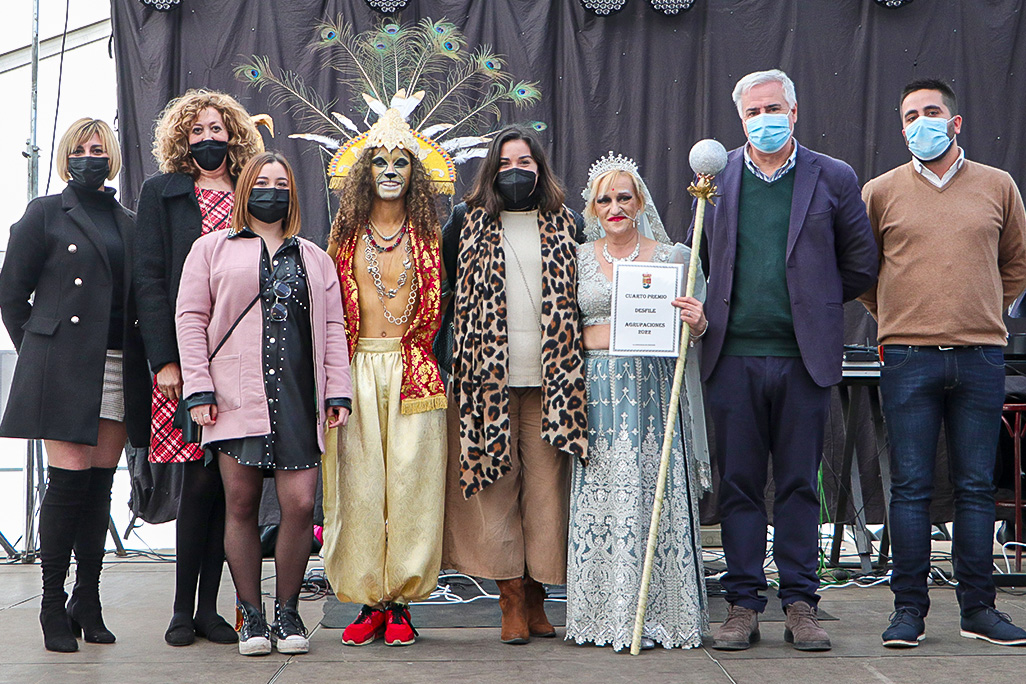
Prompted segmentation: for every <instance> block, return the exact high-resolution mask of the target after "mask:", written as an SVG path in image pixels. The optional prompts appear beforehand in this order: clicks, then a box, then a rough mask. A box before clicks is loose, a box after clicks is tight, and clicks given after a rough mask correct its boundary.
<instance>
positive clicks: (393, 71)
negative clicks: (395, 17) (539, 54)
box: [235, 16, 546, 194]
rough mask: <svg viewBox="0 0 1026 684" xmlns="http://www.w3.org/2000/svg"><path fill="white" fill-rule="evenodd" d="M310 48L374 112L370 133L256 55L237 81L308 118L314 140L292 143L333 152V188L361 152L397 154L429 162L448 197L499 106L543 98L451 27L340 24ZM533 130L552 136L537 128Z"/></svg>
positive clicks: (327, 26) (479, 152) (329, 25)
mask: <svg viewBox="0 0 1026 684" xmlns="http://www.w3.org/2000/svg"><path fill="white" fill-rule="evenodd" d="M311 47H312V48H313V49H314V50H315V51H317V52H320V53H323V57H324V63H325V64H326V65H327V66H329V67H331V68H332V69H335V70H336V71H337V72H338V73H339V74H341V82H342V85H343V88H344V89H345V90H348V92H350V93H352V94H353V95H354V97H353V100H352V101H353V104H354V105H355V106H354V109H362V108H363V105H364V104H366V106H367V107H368V108H369V109H370V112H368V114H367V116H366V117H364V121H365V122H366V121H367V120H368V118H369V117H370V115H371V113H373V114H376V115H377V117H378V118H377V121H375V122H374V124H373V125H372V126H371V127H370V130H367V131H364V132H361V131H360V129H359V128H358V127H357V125H356V124H355V123H353V121H352V120H351V119H350V118H349V117H347V116H345V115H343V114H340V113H338V112H336V111H332V109H333V107H334V106H335V103H334V102H328V101H326V100H324V99H323V98H321V97H320V96H318V95H317V93H316V92H314V91H312V90H310V89H309V88H307V87H306V84H305V83H304V82H303V80H302V78H300V77H299V76H298V75H297V74H295V73H293V72H291V71H286V70H283V69H278V70H272V69H271V66H270V62H269V60H268V59H267V58H266V57H257V56H254V57H253V59H252V61H251V62H250V63H248V64H242V65H239V66H238V67H236V69H235V75H236V77H237V78H239V79H240V80H242V81H246V82H248V83H250V84H251V85H254V86H256V87H257V88H259V89H261V90H262V89H263V88H264V87H266V86H270V88H271V103H272V104H275V105H284V106H286V107H287V108H288V109H289V110H290V111H291V112H293V113H295V114H297V115H300V116H301V117H302V118H303V120H304V121H305V122H306V123H307V124H308V125H309V128H308V130H309V131H310V132H308V133H295V134H292V135H290V136H289V137H290V138H302V139H304V140H312V141H314V142H317V143H318V144H320V145H321V147H322V148H324V149H326V150H327V151H329V152H330V153H332V155H333V156H332V159H331V162H330V163H329V165H328V176H329V183H330V185H331V187H332V188H338V187H340V186H341V184H342V179H343V178H344V177H345V175H346V174H347V173H348V172H349V169H350V168H352V166H353V164H355V163H356V160H357V159H359V157H360V155H361V154H362V153H363V152H364V151H365V150H368V149H375V148H377V147H387V148H388V149H395V148H396V147H401V148H402V149H404V150H408V151H409V152H410V153H412V154H416V155H417V157H418V158H419V159H420V161H421V162H423V164H424V165H425V167H426V168H427V171H428V174H429V176H430V178H431V180H432V182H433V185H434V186H435V187H436V188H437V189H438V190H439V192H442V193H446V194H451V193H453V192H455V180H456V165H457V164H460V163H461V162H464V161H466V160H468V159H473V158H475V157H484V156H485V154H487V144H488V142H489V141H490V131H492V130H494V129H495V127H496V124H497V123H498V120H499V105H500V104H503V103H511V104H513V105H514V106H516V107H523V106H526V105H529V104H533V103H535V102H537V101H538V100H540V99H541V93H540V92H539V91H538V88H537V85H536V84H535V83H528V82H526V81H514V80H513V77H512V76H511V75H510V74H508V73H507V72H505V71H504V70H503V69H504V66H505V65H504V63H503V60H502V58H501V57H499V56H498V55H496V54H494V53H493V52H492V51H491V49H490V48H488V47H487V46H481V47H479V48H478V49H477V50H475V51H473V52H472V53H468V52H467V50H466V47H467V41H466V39H465V38H464V37H463V34H462V33H461V32H460V30H459V29H458V28H457V27H456V25H455V24H453V23H451V22H448V21H445V20H442V21H432V20H431V19H422V20H421V21H420V22H418V23H417V24H413V25H410V24H407V25H401V24H396V23H392V22H385V23H382V24H380V25H379V26H377V27H376V28H373V29H369V30H367V31H363V32H362V33H354V32H353V28H352V26H351V25H349V24H347V23H346V22H345V21H344V20H343V19H342V17H341V16H340V17H338V19H337V20H336V21H334V22H325V23H323V24H321V25H320V26H318V27H317V29H316V38H315V40H314V41H313V43H312V46H311ZM407 93H413V95H412V96H407ZM358 94H359V96H357V95H358ZM361 96H362V102H361V101H360V100H361ZM421 101H423V106H422V107H420V108H419V109H417V107H418V105H420V104H421ZM386 102H387V103H388V105H387V106H386V105H385V103H386ZM414 110H417V111H416V112H414ZM528 125H530V126H531V127H533V128H534V129H535V130H537V131H543V130H545V128H546V125H545V123H544V122H541V121H534V122H531V123H530V124H528ZM482 131H483V132H482Z"/></svg>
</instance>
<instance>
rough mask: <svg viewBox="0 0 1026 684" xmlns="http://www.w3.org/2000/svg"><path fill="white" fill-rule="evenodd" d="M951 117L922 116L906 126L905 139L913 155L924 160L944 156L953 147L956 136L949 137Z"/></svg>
mask: <svg viewBox="0 0 1026 684" xmlns="http://www.w3.org/2000/svg"><path fill="white" fill-rule="evenodd" d="M952 119H954V117H952V118H951V119H941V118H940V117H936V116H921V117H919V118H918V119H916V120H915V121H913V122H912V123H910V124H909V125H908V126H905V141H906V142H907V143H908V150H909V152H911V153H912V155H913V156H914V157H915V158H916V159H918V160H920V161H924V162H928V161H933V160H934V159H939V158H940V157H942V156H944V153H945V152H947V151H948V148H949V147H951V143H952V142H953V141H954V138H949V137H948V124H949V123H951V121H952Z"/></svg>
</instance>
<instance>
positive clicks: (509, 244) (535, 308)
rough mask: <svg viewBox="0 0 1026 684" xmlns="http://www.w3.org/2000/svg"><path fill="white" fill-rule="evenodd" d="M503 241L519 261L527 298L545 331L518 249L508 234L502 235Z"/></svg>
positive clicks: (518, 264) (540, 328)
mask: <svg viewBox="0 0 1026 684" xmlns="http://www.w3.org/2000/svg"><path fill="white" fill-rule="evenodd" d="M502 242H503V244H504V245H505V246H506V248H507V249H509V252H510V254H512V255H513V259H515V260H516V262H517V270H518V271H520V279H521V280H522V281H524V289H525V290H527V300H528V301H529V302H530V303H531V311H533V312H534V316H535V318H537V319H538V329H539V330H541V331H542V332H543V333H544V332H545V326H544V325H542V322H541V314H539V313H538V308H537V307H536V306H535V305H534V294H533V293H532V292H531V286H530V285H528V284H527V276H526V275H524V267H523V266H521V265H520V256H519V255H518V254H517V251H516V250H515V249H513V243H511V242H510V241H509V240H507V239H506V236H505V235H503V236H502Z"/></svg>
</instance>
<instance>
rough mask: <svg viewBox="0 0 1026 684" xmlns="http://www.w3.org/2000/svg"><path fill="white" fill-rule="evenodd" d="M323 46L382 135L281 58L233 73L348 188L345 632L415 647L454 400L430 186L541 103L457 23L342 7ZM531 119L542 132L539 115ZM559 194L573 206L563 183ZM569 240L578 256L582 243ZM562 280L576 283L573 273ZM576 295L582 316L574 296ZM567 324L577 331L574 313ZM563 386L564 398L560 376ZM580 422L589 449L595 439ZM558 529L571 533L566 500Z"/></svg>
mask: <svg viewBox="0 0 1026 684" xmlns="http://www.w3.org/2000/svg"><path fill="white" fill-rule="evenodd" d="M311 46H312V49H313V50H314V51H315V52H317V53H318V54H319V56H320V57H321V58H322V59H323V60H324V63H325V64H327V65H328V66H330V67H331V68H333V69H334V70H335V71H336V72H337V73H338V75H339V79H340V83H341V85H342V87H343V88H344V89H345V90H347V91H349V92H350V93H359V94H360V95H359V96H358V97H356V98H354V101H353V102H352V105H353V106H352V107H351V109H353V110H360V109H363V108H364V107H365V106H366V107H369V109H370V113H369V114H368V116H369V118H370V119H373V118H374V116H375V115H376V116H377V121H376V123H375V124H374V125H373V126H372V127H371V130H370V131H367V132H363V133H361V132H360V129H359V127H358V126H357V125H356V124H355V123H354V122H353V121H352V120H351V119H349V118H348V117H347V116H345V115H343V114H341V113H339V112H337V111H333V106H334V103H333V102H329V101H328V100H326V99H324V98H322V97H320V96H319V95H318V94H317V93H316V92H314V91H313V90H312V89H310V88H308V87H307V86H306V84H305V83H304V82H303V81H302V79H301V78H300V77H299V76H298V75H297V74H295V73H293V72H290V71H288V70H284V69H273V68H272V67H271V64H270V61H269V60H268V59H267V58H266V57H259V56H254V57H253V59H252V60H251V61H249V62H248V63H245V64H241V65H239V66H238V68H237V69H236V76H237V77H238V78H239V79H240V80H242V81H244V82H247V83H250V84H251V85H253V86H255V87H256V88H258V89H261V90H263V89H265V88H267V89H269V90H270V92H271V97H272V100H273V101H275V102H277V103H279V104H287V105H289V106H290V107H291V109H292V111H293V112H294V113H295V114H296V115H297V116H298V117H300V119H301V120H302V121H303V123H304V125H305V127H306V132H303V133H296V134H293V135H291V136H290V137H293V138H302V139H305V140H311V141H314V142H316V143H318V144H319V145H320V146H321V147H322V148H323V149H325V150H327V151H328V152H330V153H332V154H333V155H334V156H333V158H332V161H331V164H330V165H329V170H328V172H329V176H330V185H331V187H332V188H334V189H341V190H342V193H341V203H340V207H339V212H338V215H337V216H336V218H335V221H334V224H333V226H332V231H331V241H330V244H329V247H328V252H329V254H333V255H335V256H336V259H337V263H338V268H339V278H340V280H341V283H342V292H343V299H344V306H345V310H346V325H347V331H348V339H349V345H350V347H349V349H350V353H351V354H352V355H353V356H352V362H351V363H352V374H353V384H354V386H355V387H356V397H355V398H354V400H353V415H352V418H351V419H350V421H349V424H348V426H347V427H346V429H345V430H342V431H339V434H338V436H337V440H338V449H337V453H336V450H335V449H332V448H331V446H330V442H331V440H332V439H333V438H334V435H329V437H328V440H329V446H328V453H326V454H325V457H324V464H323V477H324V515H325V536H324V549H323V554H324V559H325V568H326V570H327V573H328V579H329V580H330V582H331V584H332V587H333V588H334V590H335V593H336V595H337V596H338V598H339V600H341V601H351V602H355V603H363V604H364V608H363V610H362V611H361V613H360V616H359V617H358V618H357V620H356V621H355V622H354V623H353V624H352V625H350V626H349V627H348V628H347V629H346V630H345V632H344V634H343V637H342V640H343V642H344V643H347V644H351V645H362V644H366V643H370V642H371V641H374V640H375V639H377V638H380V637H381V636H382V635H383V636H384V637H385V642H386V643H388V644H390V645H403V644H409V643H412V642H413V641H414V638H415V636H416V632H415V630H414V629H413V626H412V624H410V614H409V611H408V610H407V609H406V606H407V604H408V603H409V602H410V601H412V600H416V599H418V598H422V597H424V596H427V595H428V594H429V593H430V592H431V591H432V590H434V588H435V587H436V581H437V575H438V570H439V564H440V551H441V536H440V535H441V527H442V513H443V499H444V489H445V481H444V480H445V451H446V444H445V442H446V433H445V413H444V411H443V409H444V408H445V406H446V399H445V394H444V388H443V385H442V381H441V378H440V375H439V369H438V362H437V360H436V358H435V356H434V355H433V354H432V349H431V345H432V342H433V341H434V340H435V337H436V333H437V332H438V330H439V318H440V316H439V312H440V310H441V309H442V308H444V307H443V306H442V303H443V302H444V301H445V300H447V296H446V292H445V291H443V290H447V289H449V288H451V284H450V279H448V278H446V277H445V275H444V269H442V268H441V266H440V259H439V235H438V233H439V229H438V219H437V216H436V215H435V213H434V206H435V205H434V195H433V192H442V193H446V194H451V193H453V192H454V191H455V165H457V164H460V163H461V162H463V161H466V160H468V159H473V158H476V157H484V156H486V155H487V154H489V153H490V151H491V150H493V149H495V148H496V146H495V144H494V143H492V140H491V136H490V135H489V134H488V133H487V132H488V131H489V130H491V128H492V127H494V126H495V123H496V121H497V118H498V114H499V109H498V106H499V105H502V104H506V105H513V106H514V107H523V106H526V105H530V104H533V103H535V102H537V101H538V100H539V99H540V93H539V91H538V89H537V87H536V84H534V83H530V82H527V81H523V80H515V79H514V78H513V76H512V75H511V74H510V73H509V72H507V71H505V65H504V62H503V59H502V58H501V57H500V56H498V55H496V54H494V53H493V52H492V51H491V49H490V48H489V47H488V46H480V47H478V48H477V49H475V50H473V51H472V52H471V51H468V50H467V49H466V48H467V41H466V39H465V38H464V37H463V35H462V33H461V32H460V31H459V29H458V28H457V27H456V26H455V25H454V24H452V23H451V22H448V21H445V20H439V21H433V20H431V19H429V18H425V19H422V20H421V21H419V22H417V23H416V24H397V23H394V22H389V21H386V22H383V23H382V24H380V25H378V26H376V27H374V28H372V29H369V30H367V31H362V32H360V33H355V32H354V31H353V28H352V26H351V25H349V24H348V23H346V22H345V21H344V20H343V18H342V17H338V18H337V19H336V20H334V21H327V22H324V23H322V24H320V25H318V26H317V27H316V29H315V33H314V39H313V41H312V42H311ZM361 98H362V99H361ZM386 103H387V105H386ZM418 105H420V106H419V107H418ZM530 126H531V128H532V129H533V130H535V131H541V130H544V129H545V128H546V126H545V124H544V123H543V122H540V121H535V122H532V123H531V124H530ZM489 143H491V145H490V146H489ZM486 146H488V147H486ZM496 163H497V162H496ZM490 183H491V180H489V184H490ZM553 197H554V198H555V199H557V200H558V201H555V207H556V208H561V207H562V191H561V190H560V191H559V193H558V198H556V196H555V195H553ZM547 208H548V207H547ZM556 213H557V214H558V217H557V218H559V219H560V220H562V219H563V218H564V213H563V212H556ZM546 225H548V224H546ZM551 240H552V241H554V240H556V237H552V238H551ZM546 244H547V245H548V244H549V242H546ZM560 245H561V249H562V251H561V253H560V254H561V255H562V256H563V257H565V258H569V259H571V260H572V258H573V250H572V247H565V248H563V247H562V243H560ZM560 263H562V262H560ZM564 280H565V281H566V283H568V284H569V287H570V289H571V290H572V288H573V276H572V273H570V274H569V275H566V274H564V276H563V279H562V280H560V281H559V282H560V284H561V285H563V284H565V283H564ZM566 301H567V302H569V305H571V306H572V307H573V312H574V314H576V304H575V302H574V298H573V296H572V294H571V295H568V296H567V297H566ZM546 320H547V319H546ZM567 325H568V326H569V327H574V326H576V318H574V319H573V320H572V321H568V322H567ZM450 329H451V320H448V321H447V322H446V325H445V330H446V333H445V334H442V335H438V340H439V345H438V348H439V355H440V356H442V355H444V356H445V357H446V361H445V363H446V365H448V363H447V362H448V357H449V356H450V354H451V343H447V342H448V341H449V340H450V339H451V334H450V333H449V330H450ZM574 339H576V337H574ZM578 362H579V358H578ZM578 366H579V363H578ZM578 370H579V368H578ZM576 377H577V378H579V377H580V376H579V373H578V374H577V376H576ZM471 380H472V379H471V378H468V379H467V381H468V382H469V381H471ZM579 382H580V387H579V388H575V389H579V390H580V392H579V394H580V406H579V407H578V408H579V415H581V416H583V381H579ZM553 387H555V388H556V390H554V392H556V394H557V395H560V396H561V394H560V391H559V390H561V388H562V386H561V385H553ZM553 400H554V401H556V400H558V401H563V400H561V399H558V397H555V398H554V399H553ZM575 415H578V414H575ZM549 429H550V431H555V430H556V428H554V427H553V426H549ZM575 429H576V430H577V439H576V442H575V444H580V445H581V448H582V449H583V443H584V442H585V441H586V437H585V435H584V433H583V430H582V429H581V428H580V427H578V428H575ZM560 434H562V433H560ZM564 481H565V478H564ZM563 498H564V499H565V493H564V495H563ZM560 525H561V526H562V529H564V530H565V525H566V515H565V507H564V508H563V515H562V522H561V523H560ZM386 530H387V532H386ZM558 546H559V547H560V548H561V549H562V550H561V552H560V553H559V561H558V565H559V570H558V572H554V573H551V575H552V578H553V579H552V580H550V581H560V582H561V581H562V574H563V564H564V560H565V559H564V555H563V554H565V548H566V547H565V537H564V538H563V541H559V542H558ZM521 565H522V564H521ZM517 574H518V576H519V574H521V573H520V572H518V573H517ZM539 588H540V585H539ZM542 596H544V594H542ZM550 629H551V627H550ZM554 634H555V633H554V632H553V633H552V634H551V635H550V636H554Z"/></svg>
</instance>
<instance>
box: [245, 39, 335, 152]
mask: <svg viewBox="0 0 1026 684" xmlns="http://www.w3.org/2000/svg"><path fill="white" fill-rule="evenodd" d="M235 77H236V78H237V79H239V80H240V81H245V82H248V83H250V84H251V85H254V86H256V88H257V90H260V91H263V90H264V88H269V91H270V95H269V96H268V101H269V102H270V103H271V104H272V105H274V106H280V107H282V108H284V109H285V110H286V111H287V112H289V113H291V114H293V115H295V116H298V117H300V118H301V119H303V120H304V121H305V122H306V123H308V124H309V125H310V126H312V127H313V128H314V129H315V130H316V131H318V132H322V133H341V134H342V135H344V136H345V137H346V138H347V139H348V138H350V137H351V136H350V135H349V134H347V133H346V132H345V131H344V130H343V129H342V128H341V127H340V126H339V125H338V124H336V123H335V121H334V119H333V118H332V117H331V114H330V111H331V108H332V107H333V106H334V104H335V103H334V102H325V101H324V99H323V98H321V97H320V95H318V94H317V93H316V92H314V91H313V90H310V89H309V88H307V87H306V84H305V83H304V82H303V79H302V78H301V77H300V76H299V75H298V74H296V73H294V72H291V71H286V70H284V69H279V70H278V72H277V73H275V72H274V71H273V70H272V69H271V65H270V63H269V62H268V60H267V58H266V57H258V56H256V55H254V56H253V57H252V60H251V61H250V62H249V63H247V64H241V65H239V66H237V67H235Z"/></svg>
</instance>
